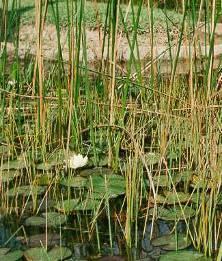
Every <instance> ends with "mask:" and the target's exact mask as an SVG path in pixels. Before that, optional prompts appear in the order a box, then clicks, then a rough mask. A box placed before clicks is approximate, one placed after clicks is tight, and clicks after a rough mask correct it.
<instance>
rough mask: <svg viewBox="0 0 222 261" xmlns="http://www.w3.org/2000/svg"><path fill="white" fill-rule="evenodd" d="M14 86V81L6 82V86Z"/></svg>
mask: <svg viewBox="0 0 222 261" xmlns="http://www.w3.org/2000/svg"><path fill="white" fill-rule="evenodd" d="M15 84H16V81H15V80H12V81H8V85H11V86H14V85H15Z"/></svg>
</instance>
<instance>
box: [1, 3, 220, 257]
mask: <svg viewBox="0 0 222 261" xmlns="http://www.w3.org/2000/svg"><path fill="white" fill-rule="evenodd" d="M184 3H185V5H184V10H183V12H182V13H180V14H178V13H176V12H175V11H172V10H171V11H170V13H169V12H168V10H167V9H164V8H163V9H162V10H157V9H156V8H155V7H154V6H153V2H152V1H148V2H147V3H146V4H143V3H142V2H141V3H140V2H139V3H138V4H137V5H133V4H132V3H130V4H129V5H120V4H119V2H118V1H109V2H107V3H104V4H102V5H100V4H99V3H91V4H90V3H88V2H85V1H78V2H72V1H55V2H53V3H52V2H51V1H49V2H48V1H35V4H34V5H33V3H30V2H29V1H28V0H27V1H24V3H20V2H19V1H3V2H2V6H1V8H2V9H1V10H2V11H1V12H2V16H1V19H2V23H1V24H2V25H4V30H3V29H2V30H1V39H2V40H1V58H0V59H1V60H0V84H1V87H0V95H1V96H0V99H1V103H0V104H1V110H0V112H1V123H0V128H1V137H0V141H1V146H0V155H1V197H2V201H1V212H2V216H3V217H4V216H5V217H7V219H10V217H11V218H12V223H13V224H14V225H13V226H14V227H13V228H14V230H13V231H12V233H11V236H12V237H9V239H8V240H6V241H5V242H3V243H2V246H3V244H5V245H6V246H9V243H10V242H12V241H11V240H12V239H13V240H14V238H15V236H16V238H17V234H16V233H18V236H24V233H26V234H27V236H28V238H29V239H30V240H31V239H33V238H32V236H33V230H32V229H30V227H31V228H32V227H36V226H37V227H41V229H42V230H41V232H43V234H44V235H45V238H46V239H45V241H44V242H45V243H44V246H45V247H46V250H47V251H48V252H46V251H45V250H44V249H43V248H42V246H41V249H43V250H44V251H45V252H44V253H42V252H41V251H42V250H41V251H40V250H39V249H38V251H39V252H41V253H42V255H47V256H48V257H50V258H51V259H52V258H53V257H52V256H53V253H54V252H50V251H52V250H53V251H57V250H54V248H53V247H54V245H56V243H55V244H54V245H52V246H50V247H48V244H49V240H47V238H49V235H50V233H51V232H52V231H54V232H55V231H56V232H57V233H58V232H59V239H61V242H62V240H64V242H63V243H61V244H60V246H61V245H63V246H64V247H66V248H67V247H68V249H62V250H61V248H59V251H60V254H57V255H61V252H62V253H63V251H64V253H68V254H69V255H76V254H75V247H74V244H75V243H84V244H86V243H87V244H88V243H90V244H92V245H93V246H94V249H95V250H94V251H91V252H90V251H88V252H87V251H86V252H87V254H85V256H87V255H89V254H90V255H91V256H92V254H93V255H95V254H102V255H105V254H107V252H108V254H116V253H115V251H116V252H117V254H118V255H119V254H122V255H124V254H125V255H126V254H127V250H126V249H127V247H128V248H130V249H134V248H135V249H137V251H128V259H130V258H131V259H132V260H135V259H136V258H137V259H139V258H142V257H141V255H142V254H143V255H145V257H150V258H155V255H156V258H157V257H158V258H160V260H165V258H172V256H171V255H177V256H178V255H179V256H181V255H182V254H183V255H184V256H185V255H188V256H189V258H191V257H190V256H192V258H194V256H195V255H196V256H198V255H199V256H198V258H203V257H202V256H201V255H203V254H204V255H206V256H214V257H215V258H217V256H218V258H219V259H218V260H220V255H221V250H220V249H221V204H222V197H221V102H220V95H221V94H220V90H218V89H217V88H216V86H217V77H218V75H219V67H220V60H219V59H218V60H217V62H218V69H217V70H216V71H215V61H214V57H215V56H214V54H215V53H214V36H215V34H214V32H215V28H216V25H217V21H218V20H219V19H220V17H221V9H220V8H219V7H217V8H216V5H213V8H212V10H209V9H206V8H204V4H206V2H205V1H200V6H199V8H198V9H195V8H194V7H193V5H192V1H190V2H189V1H185V2H184ZM90 8H91V9H90ZM102 8H103V9H102ZM89 10H97V12H96V14H94V13H93V15H91V17H92V18H93V19H94V20H93V21H92V23H94V24H98V28H99V29H100V34H101V37H100V38H99V39H100V42H99V41H98V45H99V46H101V47H100V48H101V50H102V52H101V53H102V54H103V55H102V56H101V59H100V61H99V63H98V65H97V68H96V69H95V68H92V67H90V64H89V61H88V54H87V48H88V45H89V42H88V38H87V34H86V31H87V30H88V28H89V26H90V23H91V22H90V20H87V19H89V18H88V15H89ZM158 12H159V13H158ZM160 13H161V15H162V16H161V20H159V21H161V25H162V24H164V25H162V26H161V28H162V29H161V30H163V28H164V33H165V37H166V38H165V39H166V42H165V46H166V48H167V49H168V53H169V57H170V58H169V63H170V74H169V75H168V76H167V77H165V76H164V75H163V74H161V71H160V69H159V67H158V64H159V63H160V60H161V55H160V56H158V57H156V56H155V57H154V53H153V50H154V46H156V44H155V40H156V32H157V31H158V19H159V17H160V16H159V15H157V14H160ZM29 17H30V19H34V20H32V21H31V22H33V21H34V22H35V31H36V32H37V33H36V35H35V37H36V39H35V56H34V58H33V57H31V59H30V57H29V54H28V53H25V55H24V57H23V60H21V59H20V58H19V55H18V54H19V50H20V44H21V41H20V39H19V38H18V37H20V36H21V35H20V34H19V33H18V32H19V30H20V28H21V27H22V26H24V22H25V21H26V23H28V22H29V21H28V19H29ZM101 17H104V18H103V19H101ZM145 17H146V19H147V20H146V23H143V21H144V20H143V18H144V19H145ZM177 17H179V20H177V19H176V18H177ZM50 19H51V20H50ZM64 21H65V22H66V30H67V33H66V41H65V44H66V45H67V60H66V61H65V60H64V57H63V52H62V50H63V45H62V42H61V34H62V31H61V27H60V26H61V24H62V23H63V22H64ZM31 22H30V23H31ZM49 22H53V23H54V25H55V28H56V30H55V38H56V43H57V46H56V50H57V52H56V56H55V60H56V63H55V62H54V63H50V62H49V64H50V66H49V65H47V66H46V63H45V61H44V55H45V52H44V49H43V46H45V45H46V46H47V43H46V42H44V39H45V35H44V34H43V28H44V27H45V26H47V25H48V23H49ZM175 22H176V24H175ZM203 23H204V28H205V30H204V32H206V34H205V35H206V37H205V39H204V40H205V42H204V41H203V40H202V44H203V43H204V44H205V46H208V52H207V55H205V57H204V59H203V63H201V70H200V69H199V66H200V65H199V63H198V70H197V60H196V56H195V53H194V54H193V55H192V56H189V55H188V61H187V62H186V65H188V68H189V74H188V75H186V76H178V75H177V74H176V72H177V66H178V61H179V57H180V51H181V48H182V45H184V43H186V45H187V46H188V47H190V49H191V48H193V49H194V50H199V49H198V48H199V44H198V43H199V39H198V34H196V30H197V28H199V26H200V24H201V25H203ZM129 25H130V26H129ZM141 26H142V29H143V30H147V31H149V41H150V44H149V48H150V56H149V58H148V59H147V63H145V64H144V62H143V63H142V62H141V59H140V46H141V43H140V42H138V39H139V37H140V35H139V34H141V32H142V30H141ZM174 27H176V28H177V29H178V35H177V37H176V38H175V40H174V42H173V43H172V41H171V38H170V33H171V31H172V28H174ZM97 30H98V29H97ZM12 32H13V35H12ZM120 34H123V35H124V37H125V38H124V39H125V40H126V41H127V45H128V52H129V56H128V61H127V62H126V66H125V68H124V70H123V69H122V68H121V67H120V64H117V55H116V54H117V53H118V43H117V39H119V38H118V37H119V36H120ZM47 37H49V36H47ZM10 41H11V42H13V45H14V48H15V49H14V50H15V54H14V56H13V59H12V57H10V56H9V53H8V50H7V43H8V42H10ZM171 44H174V46H175V47H174V53H173V55H172V53H171V50H172V49H171ZM155 48H156V47H155ZM9 61H10V62H9ZM213 69H214V70H213ZM74 152H75V153H76V154H81V155H83V156H81V155H78V156H77V158H78V160H77V158H76V156H75V154H74ZM86 156H87V158H88V160H86V159H87V158H86ZM77 161H78V164H79V165H78V166H79V168H76V167H75V166H76V165H75V164H76V162H77ZM83 163H84V164H83ZM14 216H16V217H18V218H16V222H15V220H14V219H13V217H14ZM17 220H19V221H17ZM105 223H106V224H107V225H106V226H104V224H105ZM21 225H23V226H24V227H22V228H21ZM6 227H7V226H6ZM163 227H164V228H165V229H163ZM43 228H44V229H43ZM67 229H68V233H67ZM24 231H25V232H24ZM14 233H15V234H14ZM71 235H72V239H71V240H70V238H69V237H70V236H71ZM35 236H36V235H35ZM38 239H39V237H38ZM145 239H146V241H144V240H145ZM16 240H17V239H16ZM37 241H38V240H37ZM166 241H167V242H169V243H168V244H166ZM70 242H72V244H70ZM144 242H146V244H145V243H144ZM147 242H149V244H148V243H147ZM104 243H106V246H108V247H107V248H106V249H105V250H104ZM57 245H58V244H57ZM117 246H118V247H117ZM190 246H192V247H190ZM32 248H33V245H31V244H30V243H22V247H21V249H20V250H19V251H20V252H19V254H20V255H21V256H22V255H23V256H24V257H25V258H28V257H29V256H30V255H33V252H32V251H34V250H33V249H32ZM51 248H52V249H51ZM191 248H192V251H191ZM30 249H32V250H30ZM157 249H158V251H159V252H158V253H159V254H158V253H157ZM181 249H188V250H183V251H182V250H181ZM194 249H196V250H198V251H200V254H198V253H197V252H194ZM12 250H13V248H12ZM12 250H11V251H12ZM142 250H143V251H142ZM173 250H174V251H176V250H180V251H182V252H180V251H178V252H171V251H173ZM27 251H28V252H27ZM30 251H31V253H30ZM70 251H71V252H70ZM153 251H154V252H155V254H153ZM83 252H84V251H83ZM92 252H93V253H92ZM9 253H10V252H9ZM68 254H66V255H68ZM4 255H8V254H7V253H6V254H4ZM69 255H68V256H69ZM81 255H82V256H84V254H83V253H81ZM64 256H65V254H64V255H62V257H63V258H64ZM5 258H6V257H5ZM169 260H170V259H169ZM209 260H210V259H209Z"/></svg>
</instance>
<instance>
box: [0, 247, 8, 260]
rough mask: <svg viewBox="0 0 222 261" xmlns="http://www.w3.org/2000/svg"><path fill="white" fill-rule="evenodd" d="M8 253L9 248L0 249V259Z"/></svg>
mask: <svg viewBox="0 0 222 261" xmlns="http://www.w3.org/2000/svg"><path fill="white" fill-rule="evenodd" d="M9 251H10V248H7V247H3V248H0V258H1V256H3V255H6V254H7V253H8V252H9Z"/></svg>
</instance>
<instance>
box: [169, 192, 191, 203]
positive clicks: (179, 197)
mask: <svg viewBox="0 0 222 261" xmlns="http://www.w3.org/2000/svg"><path fill="white" fill-rule="evenodd" d="M165 197H166V204H169V205H171V204H177V203H179V202H180V203H184V202H187V201H189V199H190V194H189V193H184V192H177V193H175V192H171V191H167V192H165Z"/></svg>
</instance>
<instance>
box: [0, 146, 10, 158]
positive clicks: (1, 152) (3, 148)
mask: <svg viewBox="0 0 222 261" xmlns="http://www.w3.org/2000/svg"><path fill="white" fill-rule="evenodd" d="M9 153H10V147H9V146H5V145H1V146H0V156H2V155H5V154H9Z"/></svg>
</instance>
